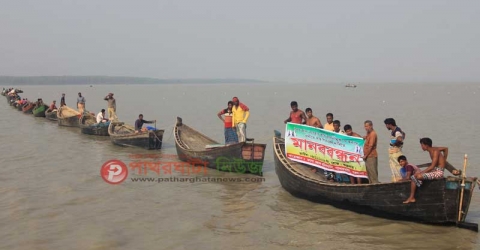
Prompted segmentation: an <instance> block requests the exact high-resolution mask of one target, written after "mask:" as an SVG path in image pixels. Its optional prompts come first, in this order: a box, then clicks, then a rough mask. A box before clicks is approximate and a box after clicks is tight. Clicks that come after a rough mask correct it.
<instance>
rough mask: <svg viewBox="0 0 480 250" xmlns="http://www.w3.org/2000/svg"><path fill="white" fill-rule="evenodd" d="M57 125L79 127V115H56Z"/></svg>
mask: <svg viewBox="0 0 480 250" xmlns="http://www.w3.org/2000/svg"><path fill="white" fill-rule="evenodd" d="M57 122H58V126H64V127H80V122H79V117H78V116H71V117H67V118H59V117H57Z"/></svg>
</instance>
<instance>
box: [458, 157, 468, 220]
mask: <svg viewBox="0 0 480 250" xmlns="http://www.w3.org/2000/svg"><path fill="white" fill-rule="evenodd" d="M466 168H467V154H465V158H464V160H463V173H462V185H461V189H462V191H461V193H460V205H459V206H458V220H457V221H460V220H461V218H462V206H463V191H464V190H465V169H466Z"/></svg>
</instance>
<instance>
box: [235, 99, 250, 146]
mask: <svg viewBox="0 0 480 250" xmlns="http://www.w3.org/2000/svg"><path fill="white" fill-rule="evenodd" d="M232 101H233V108H232V112H233V124H232V126H233V127H235V128H236V130H237V135H238V142H245V140H246V138H247V120H248V117H249V116H250V109H249V108H248V107H247V105H245V104H243V103H241V102H240V100H239V99H238V98H237V97H234V98H233V99H232Z"/></svg>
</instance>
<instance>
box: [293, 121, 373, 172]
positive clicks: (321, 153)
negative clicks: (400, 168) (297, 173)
mask: <svg viewBox="0 0 480 250" xmlns="http://www.w3.org/2000/svg"><path fill="white" fill-rule="evenodd" d="M364 143H365V141H364V139H363V138H359V137H352V136H348V135H343V134H339V133H335V132H332V131H328V130H324V129H320V128H315V127H310V126H307V125H303V124H295V123H287V125H286V130H285V152H286V156H287V158H288V159H290V160H292V161H297V162H301V163H305V164H308V165H310V166H314V167H318V168H321V169H324V170H327V171H333V172H336V173H342V174H347V175H350V176H354V177H361V178H368V175H367V169H366V168H365V162H364V161H363V158H362V156H363V145H364Z"/></svg>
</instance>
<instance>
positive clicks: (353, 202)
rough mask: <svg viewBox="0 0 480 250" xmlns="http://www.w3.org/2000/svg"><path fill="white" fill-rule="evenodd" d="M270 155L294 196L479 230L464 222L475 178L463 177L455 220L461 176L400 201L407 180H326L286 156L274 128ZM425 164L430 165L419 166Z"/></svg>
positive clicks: (430, 185) (425, 186)
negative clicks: (412, 197)
mask: <svg viewBox="0 0 480 250" xmlns="http://www.w3.org/2000/svg"><path fill="white" fill-rule="evenodd" d="M273 154H274V158H275V172H276V173H277V176H278V179H279V180H280V183H281V185H282V187H283V188H284V189H285V190H287V191H288V192H289V193H291V194H292V195H294V196H297V197H300V198H304V199H307V200H310V201H313V202H317V203H326V204H331V205H334V206H336V207H339V208H343V209H347V210H351V211H356V212H360V213H364V214H370V215H373V216H377V217H383V218H388V219H400V220H408V221H416V222H424V223H431V224H457V226H460V227H466V228H468V229H471V230H478V225H477V224H474V223H467V222H465V218H466V216H467V213H468V208H469V206H470V201H471V198H472V194H473V190H474V188H475V183H476V181H477V178H476V177H468V178H466V181H465V189H464V194H463V202H462V209H461V210H462V211H463V213H462V215H461V219H460V220H458V216H459V205H460V202H459V200H460V193H461V192H460V190H461V182H462V178H458V177H446V178H443V179H440V180H434V181H424V183H423V185H422V186H421V187H420V188H419V189H417V192H416V202H415V203H409V204H403V201H404V200H406V199H407V198H408V196H409V195H410V182H395V183H376V184H343V183H337V182H329V181H327V180H326V178H325V176H324V175H323V174H322V175H319V174H318V173H313V172H312V171H310V170H311V167H308V166H307V165H305V164H301V163H298V162H295V161H291V160H290V159H288V158H287V157H286V155H285V140H284V139H283V138H280V132H278V131H275V136H274V138H273ZM427 165H430V164H425V165H423V166H419V167H424V166H427ZM452 168H453V167H452ZM453 169H454V168H453Z"/></svg>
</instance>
